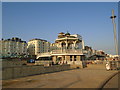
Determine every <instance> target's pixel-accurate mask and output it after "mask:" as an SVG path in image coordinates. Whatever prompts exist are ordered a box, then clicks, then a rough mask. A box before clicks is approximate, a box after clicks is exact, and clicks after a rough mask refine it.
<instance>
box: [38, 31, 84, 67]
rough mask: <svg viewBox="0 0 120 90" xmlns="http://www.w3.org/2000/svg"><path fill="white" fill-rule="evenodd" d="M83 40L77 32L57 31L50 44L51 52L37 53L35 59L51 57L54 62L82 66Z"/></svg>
mask: <svg viewBox="0 0 120 90" xmlns="http://www.w3.org/2000/svg"><path fill="white" fill-rule="evenodd" d="M83 49H84V42H83V40H82V37H81V36H80V35H78V34H76V35H71V34H70V33H66V34H65V33H63V32H61V33H59V34H58V38H57V39H56V40H55V43H53V44H52V45H51V52H49V53H41V54H38V55H37V59H40V60H43V59H44V58H47V57H51V58H52V61H53V62H54V64H58V63H59V64H71V65H75V66H78V67H79V66H80V67H82V61H83V60H85V55H84V54H83Z"/></svg>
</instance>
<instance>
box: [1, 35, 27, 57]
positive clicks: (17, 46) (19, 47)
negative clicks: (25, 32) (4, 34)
mask: <svg viewBox="0 0 120 90" xmlns="http://www.w3.org/2000/svg"><path fill="white" fill-rule="evenodd" d="M26 54H27V43H26V41H22V40H21V39H20V38H17V37H13V38H12V39H6V40H0V55H1V56H11V55H26Z"/></svg>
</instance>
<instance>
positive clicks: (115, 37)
mask: <svg viewBox="0 0 120 90" xmlns="http://www.w3.org/2000/svg"><path fill="white" fill-rule="evenodd" d="M110 18H111V19H112V23H113V32H114V42H115V50H116V55H118V41H117V36H116V23H115V18H116V16H115V15H114V10H112V16H111V17H110Z"/></svg>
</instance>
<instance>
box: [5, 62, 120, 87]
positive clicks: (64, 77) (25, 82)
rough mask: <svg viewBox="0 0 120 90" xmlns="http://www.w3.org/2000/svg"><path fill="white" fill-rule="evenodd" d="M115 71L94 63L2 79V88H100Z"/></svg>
mask: <svg viewBox="0 0 120 90" xmlns="http://www.w3.org/2000/svg"><path fill="white" fill-rule="evenodd" d="M117 72H118V71H116V70H112V71H106V69H105V65H103V64H94V65H88V67H87V68H84V69H74V70H68V71H62V72H55V73H49V74H41V75H35V76H28V77H23V78H18V79H12V80H4V81H3V88H100V87H101V85H102V84H103V82H105V81H106V80H107V79H108V78H109V77H111V76H112V75H114V74H115V73H117Z"/></svg>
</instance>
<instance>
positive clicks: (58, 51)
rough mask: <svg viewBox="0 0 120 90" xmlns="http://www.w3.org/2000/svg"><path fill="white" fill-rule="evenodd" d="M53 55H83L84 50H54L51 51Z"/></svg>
mask: <svg viewBox="0 0 120 90" xmlns="http://www.w3.org/2000/svg"><path fill="white" fill-rule="evenodd" d="M51 54H52V55H55V54H62V55H63V54H64V55H76V54H77V55H81V54H83V50H81V49H64V50H53V51H51Z"/></svg>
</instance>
